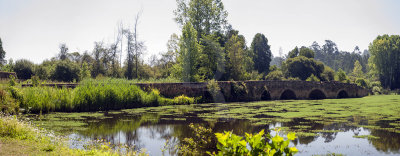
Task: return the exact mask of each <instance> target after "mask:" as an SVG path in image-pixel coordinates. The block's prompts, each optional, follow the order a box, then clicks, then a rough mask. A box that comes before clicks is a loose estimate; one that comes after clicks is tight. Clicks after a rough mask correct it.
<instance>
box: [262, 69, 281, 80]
mask: <svg viewBox="0 0 400 156" xmlns="http://www.w3.org/2000/svg"><path fill="white" fill-rule="evenodd" d="M283 79H285V77H284V76H283V73H282V71H280V70H275V71H272V72H270V73H268V75H267V76H266V77H265V80H271V81H272V80H275V81H276V80H283Z"/></svg>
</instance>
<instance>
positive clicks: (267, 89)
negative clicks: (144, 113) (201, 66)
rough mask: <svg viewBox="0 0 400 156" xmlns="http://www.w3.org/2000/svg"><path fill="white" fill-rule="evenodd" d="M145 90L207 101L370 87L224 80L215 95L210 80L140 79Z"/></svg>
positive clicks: (332, 93) (350, 93) (347, 93)
mask: <svg viewBox="0 0 400 156" xmlns="http://www.w3.org/2000/svg"><path fill="white" fill-rule="evenodd" d="M137 85H138V86H140V87H141V88H142V89H144V90H149V89H153V88H155V89H158V90H159V91H160V94H161V95H163V96H165V97H175V96H179V95H182V94H183V95H187V96H190V97H199V96H202V97H203V99H205V101H203V102H228V101H258V100H281V99H326V98H329V99H335V98H356V97H363V96H367V95H368V93H369V90H367V89H365V88H362V87H359V86H357V85H356V84H349V83H340V82H334V81H333V82H309V81H221V82H218V85H219V87H220V90H219V91H217V92H216V94H214V95H212V93H213V92H212V91H211V90H210V89H208V88H207V83H206V82H204V83H139V84H137Z"/></svg>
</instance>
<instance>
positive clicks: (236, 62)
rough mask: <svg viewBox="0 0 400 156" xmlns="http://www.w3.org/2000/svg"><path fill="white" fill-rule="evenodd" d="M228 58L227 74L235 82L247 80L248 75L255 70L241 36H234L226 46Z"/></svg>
mask: <svg viewBox="0 0 400 156" xmlns="http://www.w3.org/2000/svg"><path fill="white" fill-rule="evenodd" d="M225 50H226V54H227V55H226V57H227V73H228V74H229V78H230V79H233V80H236V81H238V80H245V79H246V73H247V71H249V69H250V70H251V68H253V61H252V59H251V57H250V55H249V54H250V53H249V52H248V50H247V47H246V41H245V39H244V37H243V36H241V35H236V34H234V35H232V36H231V37H230V39H229V40H228V41H227V42H226V44H225Z"/></svg>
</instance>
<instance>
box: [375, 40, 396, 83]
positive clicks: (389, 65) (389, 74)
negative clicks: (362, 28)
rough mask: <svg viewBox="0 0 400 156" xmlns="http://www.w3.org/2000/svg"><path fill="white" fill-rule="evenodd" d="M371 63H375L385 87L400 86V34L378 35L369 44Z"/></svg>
mask: <svg viewBox="0 0 400 156" xmlns="http://www.w3.org/2000/svg"><path fill="white" fill-rule="evenodd" d="M369 51H370V53H371V58H370V59H371V60H372V61H371V63H373V64H374V66H375V68H372V69H374V70H376V72H377V74H378V75H379V80H380V81H381V83H382V86H383V87H387V88H390V89H396V88H400V61H399V60H400V36H399V35H391V36H389V35H382V36H378V37H377V38H376V39H375V40H374V41H373V42H372V43H371V44H370V46H369Z"/></svg>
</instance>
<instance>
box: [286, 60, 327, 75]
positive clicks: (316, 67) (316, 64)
mask: <svg viewBox="0 0 400 156" xmlns="http://www.w3.org/2000/svg"><path fill="white" fill-rule="evenodd" d="M282 69H283V71H284V73H285V75H286V77H298V78H300V79H301V80H306V79H307V78H308V77H310V76H311V74H314V75H315V76H317V77H318V78H319V79H320V78H321V74H322V72H323V71H324V64H323V63H322V62H320V61H315V60H314V59H313V58H307V57H304V56H298V57H295V58H289V59H287V60H286V62H284V63H283V65H282Z"/></svg>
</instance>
